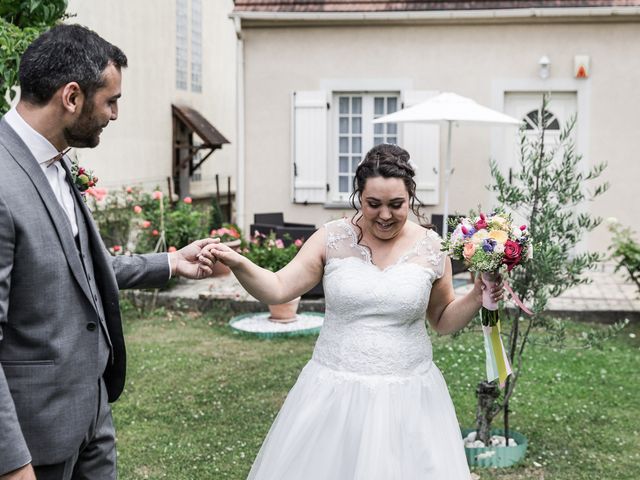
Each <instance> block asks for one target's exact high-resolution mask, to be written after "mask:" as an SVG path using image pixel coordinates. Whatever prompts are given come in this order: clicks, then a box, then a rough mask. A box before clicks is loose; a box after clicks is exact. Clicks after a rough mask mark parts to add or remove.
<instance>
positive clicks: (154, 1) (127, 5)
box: [67, 0, 236, 196]
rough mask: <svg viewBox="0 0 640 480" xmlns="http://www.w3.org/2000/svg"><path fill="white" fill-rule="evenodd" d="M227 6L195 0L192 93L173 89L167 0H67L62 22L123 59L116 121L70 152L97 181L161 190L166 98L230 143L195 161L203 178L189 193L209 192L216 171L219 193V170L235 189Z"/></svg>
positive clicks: (224, 0) (167, 131)
mask: <svg viewBox="0 0 640 480" xmlns="http://www.w3.org/2000/svg"><path fill="white" fill-rule="evenodd" d="M190 3H191V2H189V14H190V13H191V7H190ZM232 8H233V2H232V0H215V1H207V0H203V1H202V44H203V45H202V48H203V55H202V63H203V70H202V77H203V78H202V93H193V92H190V91H184V90H178V89H177V88H176V54H175V51H176V2H175V0H135V1H127V0H110V1H108V2H105V1H100V0H69V6H68V9H67V11H68V12H69V13H71V14H75V16H74V17H73V18H70V19H69V20H68V22H69V23H79V24H82V25H85V26H87V27H89V28H91V29H93V30H95V31H96V32H97V33H98V34H100V35H101V36H103V37H104V38H105V39H107V40H108V41H110V42H111V43H113V44H115V45H117V46H118V47H120V48H121V49H122V50H123V51H124V52H125V54H126V55H127V57H128V59H129V67H128V68H127V69H125V70H124V71H123V86H122V90H123V95H122V99H121V100H120V102H119V103H120V114H119V118H118V120H117V121H116V122H114V123H112V124H110V125H109V127H108V128H107V129H106V130H105V131H104V133H103V134H102V140H101V143H100V145H99V146H98V147H97V148H95V149H92V150H88V149H86V150H79V151H77V153H78V157H79V159H80V161H81V162H82V163H86V164H87V165H88V166H90V167H91V168H93V169H94V170H95V173H96V175H98V177H100V179H101V180H100V181H101V186H104V187H116V186H119V185H123V184H133V183H136V184H143V185H145V186H147V187H149V188H152V187H154V186H155V185H160V186H161V187H162V188H163V189H166V185H167V182H166V178H167V176H170V175H171V165H172V152H173V151H172V116H171V104H172V103H178V104H185V105H188V106H191V107H193V108H195V109H197V110H198V111H199V112H200V113H201V114H202V115H203V116H204V117H205V118H207V120H209V122H210V123H211V124H213V125H214V126H215V127H216V128H217V129H218V130H219V131H220V132H221V133H222V134H223V135H224V136H225V137H226V138H227V139H228V140H229V141H230V142H231V144H228V145H225V146H223V148H222V149H221V150H216V151H215V152H214V153H213V154H212V155H211V156H210V157H209V159H207V161H206V162H205V163H204V164H203V167H202V169H203V170H202V177H203V181H202V182H201V183H200V184H198V183H192V193H193V194H194V196H198V195H199V194H205V193H211V192H213V191H214V189H215V183H214V180H213V179H214V176H215V174H216V173H217V174H219V175H220V178H221V190H222V191H226V184H227V182H226V179H227V176H231V178H232V182H233V183H232V190H234V189H235V148H236V147H235V140H236V133H235V130H236V121H235V39H236V37H235V32H234V27H233V22H232V21H231V20H230V19H229V18H228V14H229V12H230V11H231V10H232ZM189 21H190V20H189ZM189 80H190V79H189ZM189 83H190V82H189Z"/></svg>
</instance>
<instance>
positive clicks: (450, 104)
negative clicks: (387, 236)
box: [373, 92, 521, 237]
mask: <svg viewBox="0 0 640 480" xmlns="http://www.w3.org/2000/svg"><path fill="white" fill-rule="evenodd" d="M412 122H413V123H440V124H443V123H446V125H447V153H446V157H445V158H446V164H445V176H444V212H443V220H442V235H443V237H444V235H446V233H447V219H448V215H449V177H450V176H451V124H452V123H468V124H484V125H494V126H500V125H502V126H504V125H520V124H521V121H520V120H517V119H515V118H513V117H510V116H508V115H505V114H504V113H500V112H497V111H495V110H491V109H490V108H487V107H484V106H482V105H480V104H478V103H476V102H474V101H473V100H471V99H470V98H467V97H462V96H460V95H456V94H455V93H450V92H445V93H441V94H439V95H436V96H435V97H432V98H430V99H429V100H426V101H424V102H422V103H418V104H417V105H414V106H412V107H408V108H405V109H402V110H398V111H397V112H394V113H390V114H389V115H385V116H384V117H380V118H377V119H375V120H374V121H373V123H412Z"/></svg>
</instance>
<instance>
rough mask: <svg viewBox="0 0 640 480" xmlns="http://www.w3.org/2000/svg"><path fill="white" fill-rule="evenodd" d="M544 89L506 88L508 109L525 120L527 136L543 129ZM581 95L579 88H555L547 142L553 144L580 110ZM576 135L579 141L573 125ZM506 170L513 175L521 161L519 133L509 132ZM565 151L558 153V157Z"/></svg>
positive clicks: (506, 141)
mask: <svg viewBox="0 0 640 480" xmlns="http://www.w3.org/2000/svg"><path fill="white" fill-rule="evenodd" d="M542 95H543V92H505V96H504V113H506V114H507V115H510V116H512V117H515V118H518V119H521V120H522V121H523V122H524V123H525V133H526V134H527V136H532V137H535V136H537V135H538V133H539V118H540V117H539V113H540V108H541V107H542ZM576 105H577V97H576V93H575V92H552V93H551V96H550V101H549V103H548V104H547V118H548V120H547V121H548V124H547V130H546V133H545V143H546V144H547V145H548V146H549V147H552V146H554V145H555V144H556V143H557V141H558V137H559V136H560V131H561V129H562V128H564V127H565V126H566V124H567V122H568V121H569V119H570V118H572V117H573V116H575V115H576V112H577V108H576ZM572 135H573V139H574V141H575V142H577V136H576V135H577V129H576V127H574V129H573V133H572ZM503 152H504V154H503V155H502V156H501V158H502V159H503V161H502V162H501V163H503V165H502V167H503V168H502V172H503V173H504V175H506V176H507V180H509V179H510V177H511V175H512V174H513V173H514V171H515V168H516V167H517V165H518V164H519V156H520V145H519V137H518V135H505V141H504V150H503ZM558 155H561V152H558V153H557V154H556V157H558Z"/></svg>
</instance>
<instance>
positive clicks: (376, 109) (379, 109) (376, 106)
mask: <svg viewBox="0 0 640 480" xmlns="http://www.w3.org/2000/svg"><path fill="white" fill-rule="evenodd" d="M373 114H374V115H377V116H379V115H384V97H375V98H374V99H373Z"/></svg>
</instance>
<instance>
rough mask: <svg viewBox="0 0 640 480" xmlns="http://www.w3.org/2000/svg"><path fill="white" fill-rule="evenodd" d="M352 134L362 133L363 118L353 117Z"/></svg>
mask: <svg viewBox="0 0 640 480" xmlns="http://www.w3.org/2000/svg"><path fill="white" fill-rule="evenodd" d="M351 132H352V133H362V117H353V118H352V119H351Z"/></svg>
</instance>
